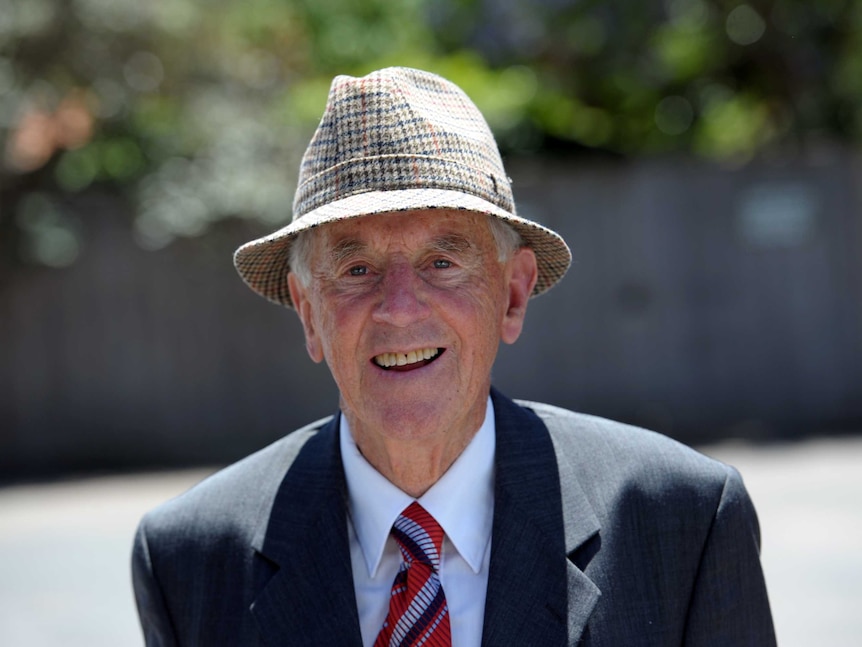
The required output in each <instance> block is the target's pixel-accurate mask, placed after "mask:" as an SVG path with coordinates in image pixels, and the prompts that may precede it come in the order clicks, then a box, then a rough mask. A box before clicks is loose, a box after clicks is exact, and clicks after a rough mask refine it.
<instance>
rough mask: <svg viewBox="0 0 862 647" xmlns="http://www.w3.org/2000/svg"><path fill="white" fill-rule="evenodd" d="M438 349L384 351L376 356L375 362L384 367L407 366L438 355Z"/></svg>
mask: <svg viewBox="0 0 862 647" xmlns="http://www.w3.org/2000/svg"><path fill="white" fill-rule="evenodd" d="M437 354H438V351H437V349H436V348H422V349H421V350H411V351H410V352H407V353H382V354H380V355H378V356H377V357H375V358H374V363H375V364H377V366H381V367H383V368H391V367H393V366H407V365H408V364H415V363H416V362H422V361H424V360H426V359H431V358H432V357H436V356H437Z"/></svg>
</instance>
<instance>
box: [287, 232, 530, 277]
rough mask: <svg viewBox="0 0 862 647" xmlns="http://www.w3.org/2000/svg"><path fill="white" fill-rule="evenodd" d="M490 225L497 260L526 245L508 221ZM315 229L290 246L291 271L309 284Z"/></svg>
mask: <svg viewBox="0 0 862 647" xmlns="http://www.w3.org/2000/svg"><path fill="white" fill-rule="evenodd" d="M487 222H488V227H489V228H490V230H491V235H492V236H493V237H494V243H495V244H496V246H497V260H499V261H500V262H501V263H505V262H506V261H508V260H509V259H510V258H511V257H512V254H514V253H515V252H516V251H517V250H518V249H520V248H521V247H523V246H524V240H523V239H522V238H521V234H519V233H518V232H517V231H515V228H514V227H512V225H510V224H509V223H507V222H506V221H504V220H502V219H500V218H496V217H494V216H490V215H489V216H488V219H487ZM313 232H314V229H306V230H304V231H301V232H299V233H298V234H297V235H296V238H295V239H294V240H293V244H292V245H291V246H290V257H289V259H288V262H289V263H290V271H291V272H293V273H294V274H296V277H297V278H298V279H299V281H300V283H302V284H303V285H305V286H307V285H310V284H311V249H312V242H313V236H314V233H313Z"/></svg>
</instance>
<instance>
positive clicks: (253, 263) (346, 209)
mask: <svg viewBox="0 0 862 647" xmlns="http://www.w3.org/2000/svg"><path fill="white" fill-rule="evenodd" d="M425 209H446V210H463V211H465V212H475V213H484V214H487V215H490V216H494V217H497V218H500V219H502V220H504V221H506V222H507V223H509V224H510V225H511V226H512V227H513V228H514V229H515V230H516V231H517V232H518V233H519V234H520V235H521V238H522V239H523V241H524V244H526V245H527V246H529V247H531V248H532V249H533V251H534V253H535V254H536V260H537V262H538V268H539V278H538V282H537V283H536V287H535V289H534V291H533V294H534V295H537V294H541V293H542V292H545V291H546V290H548V289H549V288H550V287H551V286H552V285H554V284H555V283H556V282H557V281H559V280H560V278H562V276H563V274H565V273H566V270H567V269H568V268H569V265H570V263H571V260H572V256H571V252H570V251H569V248H568V246H567V245H566V243H565V241H564V240H563V239H562V238H561V237H560V235H559V234H557V233H556V232H554V231H551V230H550V229H548V228H546V227H543V226H542V225H540V224H538V223H536V222H533V221H531V220H528V219H526V218H522V217H520V216H518V215H517V213H516V211H515V201H514V199H513V196H512V188H511V186H510V181H509V179H508V177H507V176H506V172H505V170H504V169H503V162H502V160H501V158H500V153H499V150H498V149H497V144H496V142H495V140H494V136H493V134H492V133H491V130H490V129H489V127H488V125H487V123H486V122H485V119H484V117H483V116H482V114H481V113H480V112H479V109H478V108H477V107H476V106H475V105H474V104H473V102H472V101H470V99H469V98H468V97H467V95H466V94H465V93H464V92H463V91H462V90H461V89H460V88H459V87H458V86H456V85H455V84H453V83H451V82H450V81H447V80H446V79H444V78H442V77H440V76H437V75H436V74H431V73H429V72H423V71H420V70H414V69H409V68H403V67H392V68H387V69H384V70H379V71H377V72H372V73H371V74H369V75H367V76H364V77H361V78H355V77H350V76H338V77H336V78H335V79H334V80H333V82H332V86H331V88H330V90H329V98H328V100H327V102H326V108H325V109H324V113H323V118H322V119H321V121H320V124H319V126H318V127H317V131H316V132H315V134H314V136H313V137H312V139H311V142H310V143H309V145H308V148H307V149H306V151H305V155H304V156H303V158H302V164H301V166H300V170H299V182H298V184H297V189H296V195H295V197H294V201H293V220H292V221H291V223H290V224H289V225H287V226H286V227H283V228H282V229H279V230H278V231H276V232H273V233H272V234H269V235H268V236H264V237H262V238H259V239H257V240H253V241H251V242H248V243H246V244H244V245H242V246H241V247H240V248H239V249H237V250H236V252H235V254H234V265H235V266H236V269H237V271H238V272H239V274H240V276H241V277H242V278H243V280H244V281H245V282H246V284H248V286H249V287H250V288H251V289H252V290H254V291H255V292H257V293H258V294H260V295H261V296H263V297H265V298H267V299H269V300H270V301H272V302H274V303H278V304H281V305H284V306H288V307H293V304H292V302H291V299H290V294H289V292H288V287H287V273H288V272H289V271H290V267H289V258H290V246H291V244H292V243H293V241H294V239H295V238H296V236H297V234H299V233H300V232H302V231H305V230H308V229H311V228H313V227H318V226H320V225H324V224H326V223H330V222H336V221H339V220H345V219H347V218H359V217H362V216H366V215H372V214H379V213H388V212H401V211H412V210H425Z"/></svg>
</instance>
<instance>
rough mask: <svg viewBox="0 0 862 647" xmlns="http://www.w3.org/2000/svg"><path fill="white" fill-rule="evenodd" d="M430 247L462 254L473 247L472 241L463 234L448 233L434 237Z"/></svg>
mask: <svg viewBox="0 0 862 647" xmlns="http://www.w3.org/2000/svg"><path fill="white" fill-rule="evenodd" d="M430 247H431V249H434V250H436V251H439V252H449V253H454V254H463V253H464V252H467V251H470V250H471V249H473V248H474V245H473V243H471V242H470V240H469V239H467V238H466V237H465V236H461V235H458V234H448V235H445V236H439V237H438V238H435V239H434V240H433V241H432V242H431V245H430Z"/></svg>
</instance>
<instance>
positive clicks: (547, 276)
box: [234, 189, 572, 308]
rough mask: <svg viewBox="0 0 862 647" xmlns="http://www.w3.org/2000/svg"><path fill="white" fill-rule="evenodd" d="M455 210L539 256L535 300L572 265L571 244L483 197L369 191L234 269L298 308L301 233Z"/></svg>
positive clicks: (276, 237)
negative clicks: (295, 291) (293, 274)
mask: <svg viewBox="0 0 862 647" xmlns="http://www.w3.org/2000/svg"><path fill="white" fill-rule="evenodd" d="M420 209H423V210H424V209H452V210H459V211H467V212H473V213H483V214H487V215H489V216H495V217H497V218H500V219H501V220H504V221H506V222H507V223H509V224H510V225H512V227H513V228H514V229H515V230H516V231H517V232H518V233H519V234H520V235H521V238H522V239H523V241H524V244H525V245H527V246H528V247H530V248H531V249H532V250H533V252H534V253H535V254H536V261H537V265H538V280H537V282H536V287H535V288H534V290H533V296H536V295H539V294H542V293H543V292H546V291H547V290H549V289H550V288H551V287H552V286H553V285H554V284H555V283H557V281H559V280H560V279H561V278H562V277H563V275H564V274H565V273H566V270H568V268H569V265H570V264H571V262H572V254H571V251H570V250H569V247H568V245H566V242H565V241H564V240H563V239H562V237H561V236H560V235H559V234H557V233H556V232H554V231H552V230H550V229H548V228H547V227H543V226H542V225H540V224H538V223H536V222H533V221H532V220H527V219H526V218H521V217H520V216H517V215H514V214H511V213H509V212H508V211H506V210H504V209H501V208H500V207H498V206H496V205H494V204H492V203H490V202H488V201H486V200H483V199H482V198H479V197H476V196H473V195H470V194H466V193H462V192H460V191H451V190H446V189H400V190H395V191H370V192H365V193H359V194H356V195H351V196H347V197H345V198H342V199H340V200H335V201H333V202H330V203H327V204H325V205H323V206H321V207H319V208H317V209H314V210H313V211H310V212H308V213H306V214H304V215H303V216H302V217H301V218H298V219H296V220H294V221H293V222H292V223H290V224H289V225H287V226H286V227H283V228H281V229H279V230H278V231H275V232H273V233H271V234H268V235H266V236H263V237H261V238H258V239H256V240H252V241H250V242H248V243H246V244H244V245H243V246H242V247H240V248H239V249H237V250H236V252H235V253H234V265H235V266H236V269H237V271H238V272H239V274H240V276H241V277H242V279H243V281H245V283H246V285H248V286H249V287H250V288H251V289H252V290H254V291H255V292H257V293H258V294H259V295H261V296H262V297H264V298H265V299H268V300H269V301H271V302H273V303H277V304H279V305H283V306H287V307H289V308H292V307H293V302H292V301H291V298H290V292H289V291H288V287H287V285H288V284H287V273H288V272H289V271H290V263H289V259H290V247H291V245H292V244H293V241H294V239H295V238H296V236H297V234H299V233H300V232H302V231H306V230H308V229H312V228H314V227H319V226H321V225H324V224H327V223H331V222H340V221H343V220H350V219H352V218H361V217H363V216H371V215H374V214H380V213H391V212H399V211H414V210H420Z"/></svg>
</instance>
